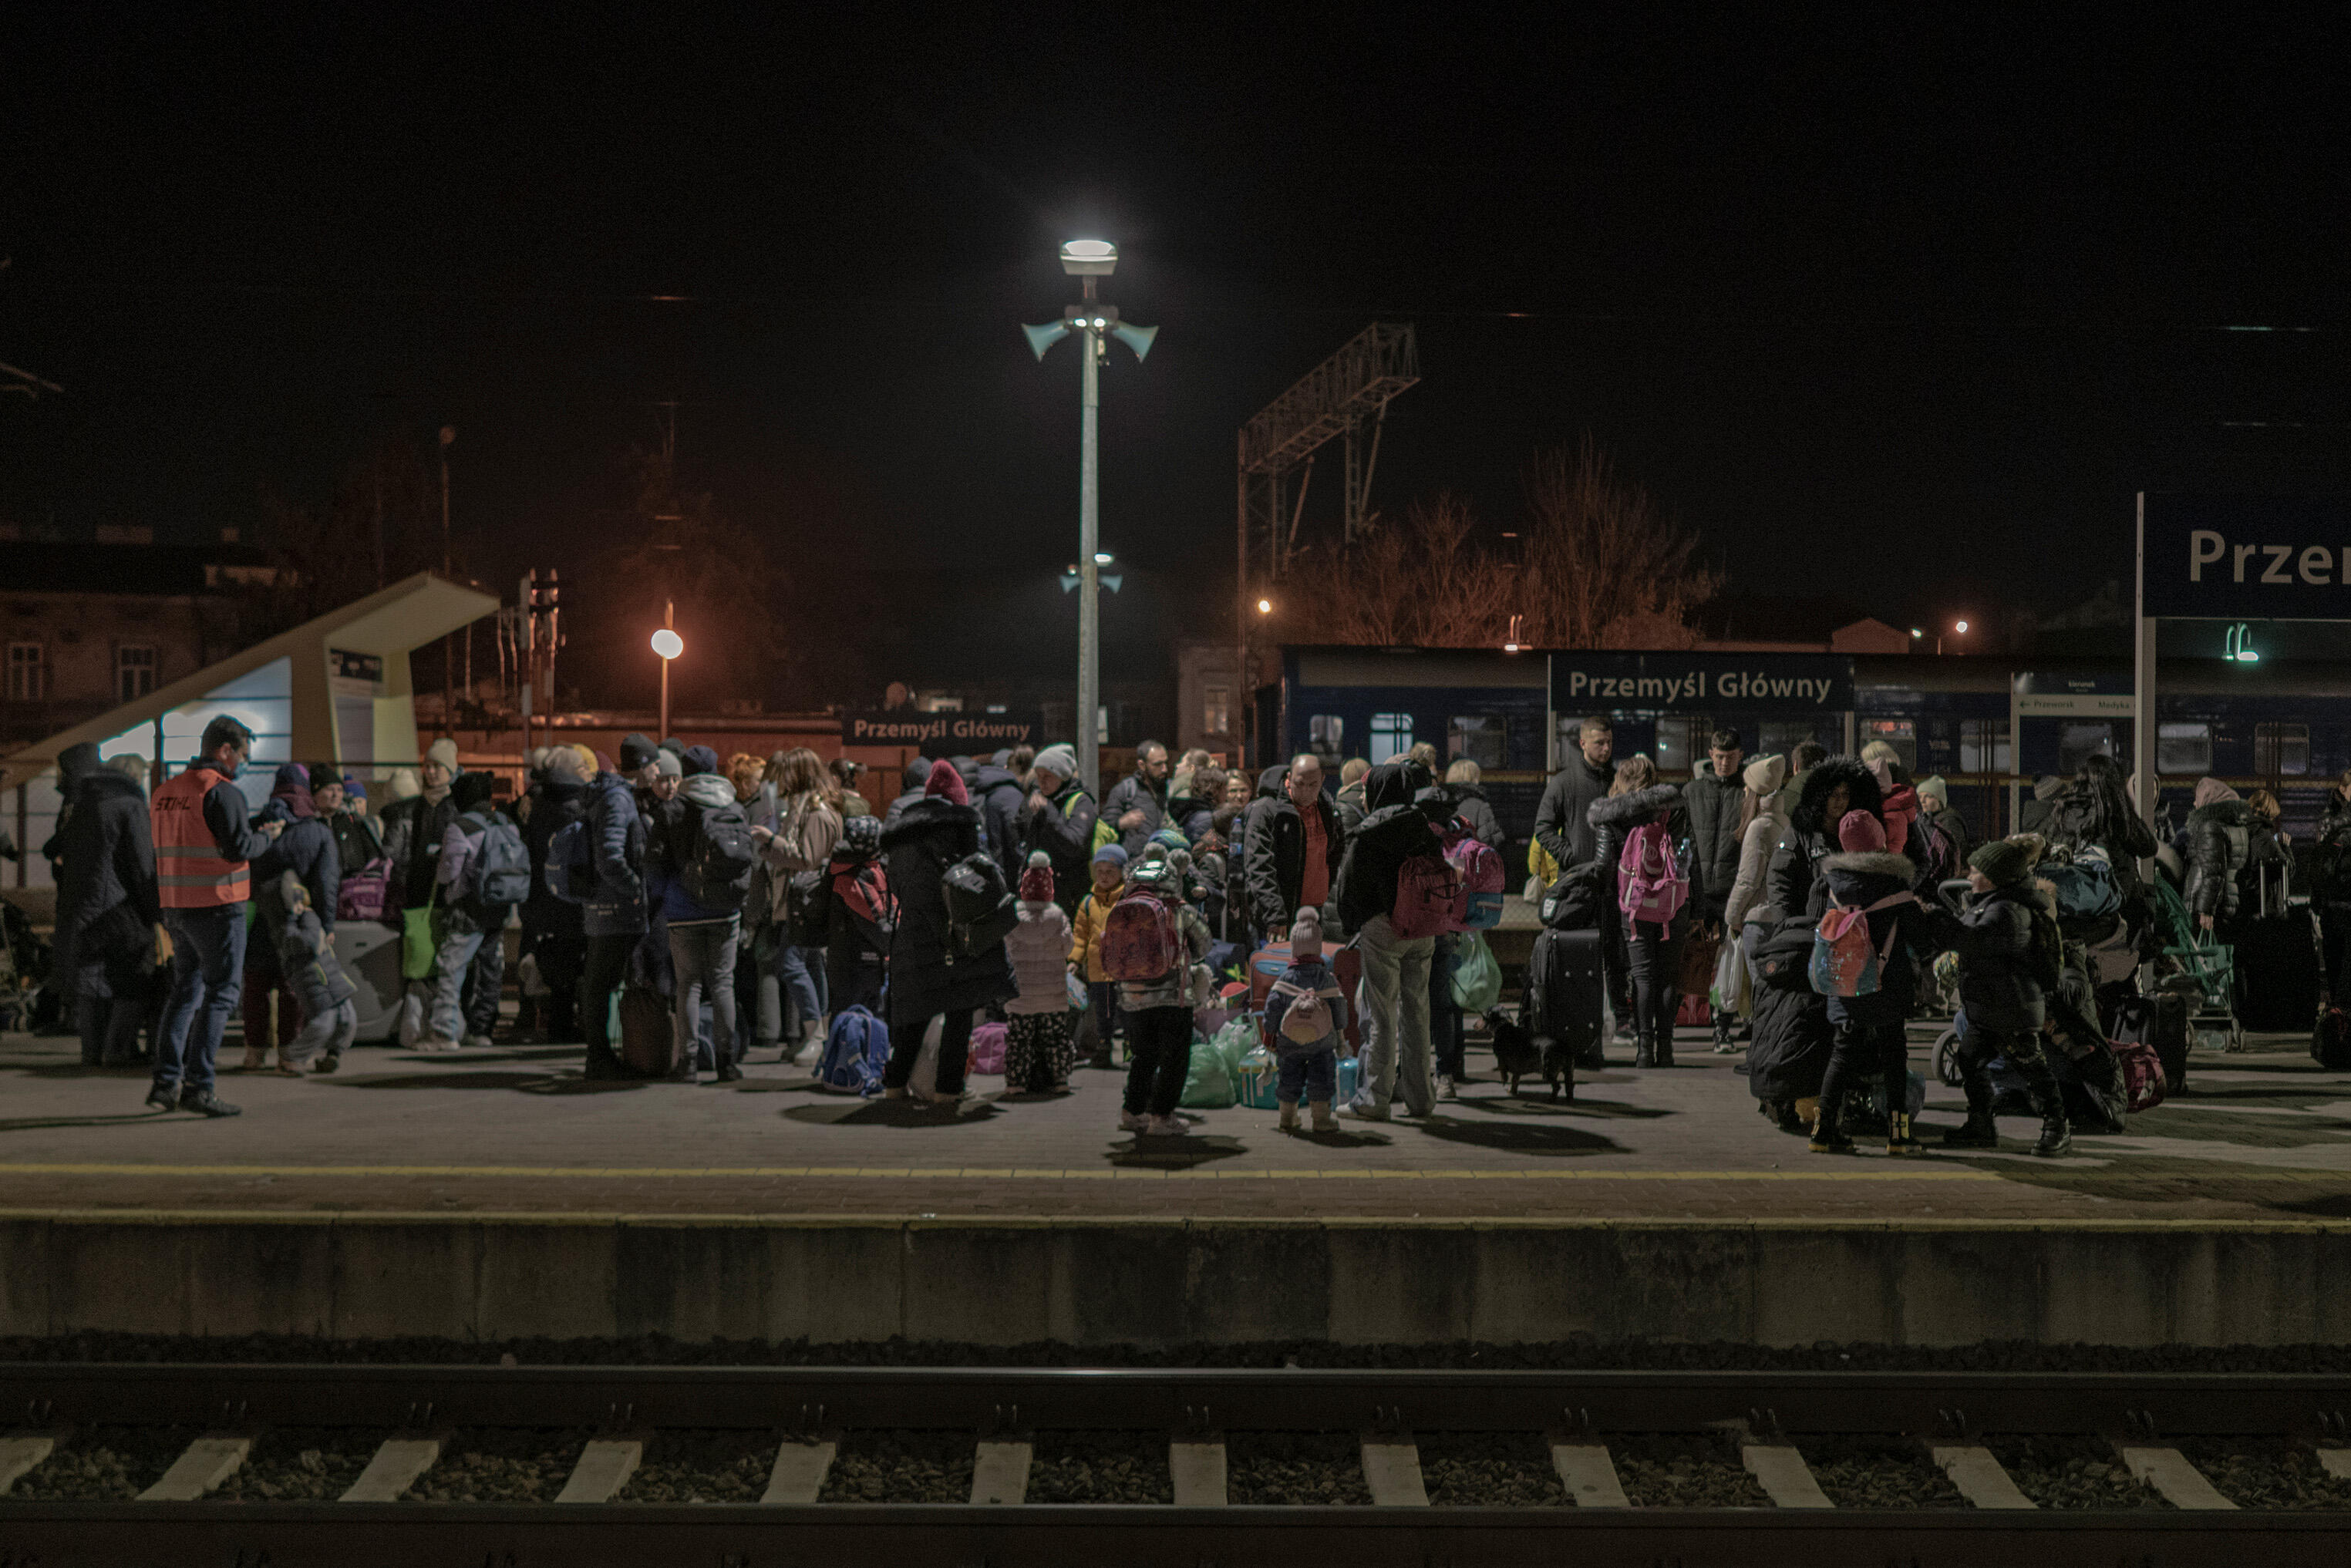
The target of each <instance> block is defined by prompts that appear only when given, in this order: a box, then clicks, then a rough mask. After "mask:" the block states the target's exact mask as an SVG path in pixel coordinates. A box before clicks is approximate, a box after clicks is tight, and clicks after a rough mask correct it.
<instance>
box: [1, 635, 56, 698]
mask: <svg viewBox="0 0 2351 1568" xmlns="http://www.w3.org/2000/svg"><path fill="white" fill-rule="evenodd" d="M48 695H49V661H48V652H47V648H45V647H44V646H43V645H42V644H41V643H9V644H8V700H9V701H10V702H12V703H37V702H41V701H44V700H46V699H47V696H48Z"/></svg>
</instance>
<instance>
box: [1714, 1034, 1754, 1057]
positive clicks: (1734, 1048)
mask: <svg viewBox="0 0 2351 1568" xmlns="http://www.w3.org/2000/svg"><path fill="white" fill-rule="evenodd" d="M1746 1049H1747V1048H1746V1047H1745V1046H1743V1045H1741V1044H1740V1043H1739V1042H1738V1041H1737V1040H1731V1039H1729V1037H1727V1036H1723V1035H1717V1036H1716V1037H1715V1041H1714V1053H1715V1055H1717V1056H1737V1055H1738V1054H1739V1053H1740V1051H1744V1050H1746Z"/></svg>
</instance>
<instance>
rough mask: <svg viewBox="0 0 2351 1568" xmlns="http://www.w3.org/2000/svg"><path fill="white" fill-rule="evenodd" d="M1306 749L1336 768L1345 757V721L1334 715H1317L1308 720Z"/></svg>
mask: <svg viewBox="0 0 2351 1568" xmlns="http://www.w3.org/2000/svg"><path fill="white" fill-rule="evenodd" d="M1306 749H1307V750H1309V751H1311V752H1312V753H1313V754H1314V755H1315V756H1317V757H1319V758H1322V760H1323V761H1325V762H1327V763H1330V764H1332V765H1333V766H1336V765H1337V764H1338V763H1339V762H1341V761H1342V760H1343V759H1344V758H1345V757H1346V755H1347V721H1346V720H1345V719H1344V718H1343V717H1342V716H1339V715H1338V714H1335V713H1318V714H1316V715H1315V716H1313V717H1311V718H1310V719H1308V720H1307V721H1306Z"/></svg>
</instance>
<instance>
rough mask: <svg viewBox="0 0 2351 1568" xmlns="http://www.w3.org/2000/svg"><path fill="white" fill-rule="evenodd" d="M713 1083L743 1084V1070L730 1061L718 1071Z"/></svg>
mask: <svg viewBox="0 0 2351 1568" xmlns="http://www.w3.org/2000/svg"><path fill="white" fill-rule="evenodd" d="M713 1081H714V1082H719V1083H740V1082H743V1070H742V1069H741V1068H739V1067H737V1066H736V1065H735V1064H734V1063H733V1062H731V1061H730V1062H728V1063H727V1064H726V1066H724V1067H721V1068H720V1069H719V1070H718V1071H717V1073H716V1076H715V1078H714V1080H713Z"/></svg>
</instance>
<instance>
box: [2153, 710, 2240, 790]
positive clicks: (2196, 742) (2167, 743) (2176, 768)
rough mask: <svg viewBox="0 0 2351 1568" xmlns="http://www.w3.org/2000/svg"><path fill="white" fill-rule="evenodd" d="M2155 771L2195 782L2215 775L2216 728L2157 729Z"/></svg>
mask: <svg viewBox="0 0 2351 1568" xmlns="http://www.w3.org/2000/svg"><path fill="white" fill-rule="evenodd" d="M2264 728H2266V726H2264ZM2155 770H2156V772H2157V773H2158V774H2165V773H2169V774H2174V775H2185V776H2186V777H2189V778H2191V779H2192V778H2195V777H2197V776H2199V775H2200V774H2205V773H2210V772H2211V771H2212V727H2211V726H2210V725H2209V724H2158V725H2157V726H2156V727H2155Z"/></svg>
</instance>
